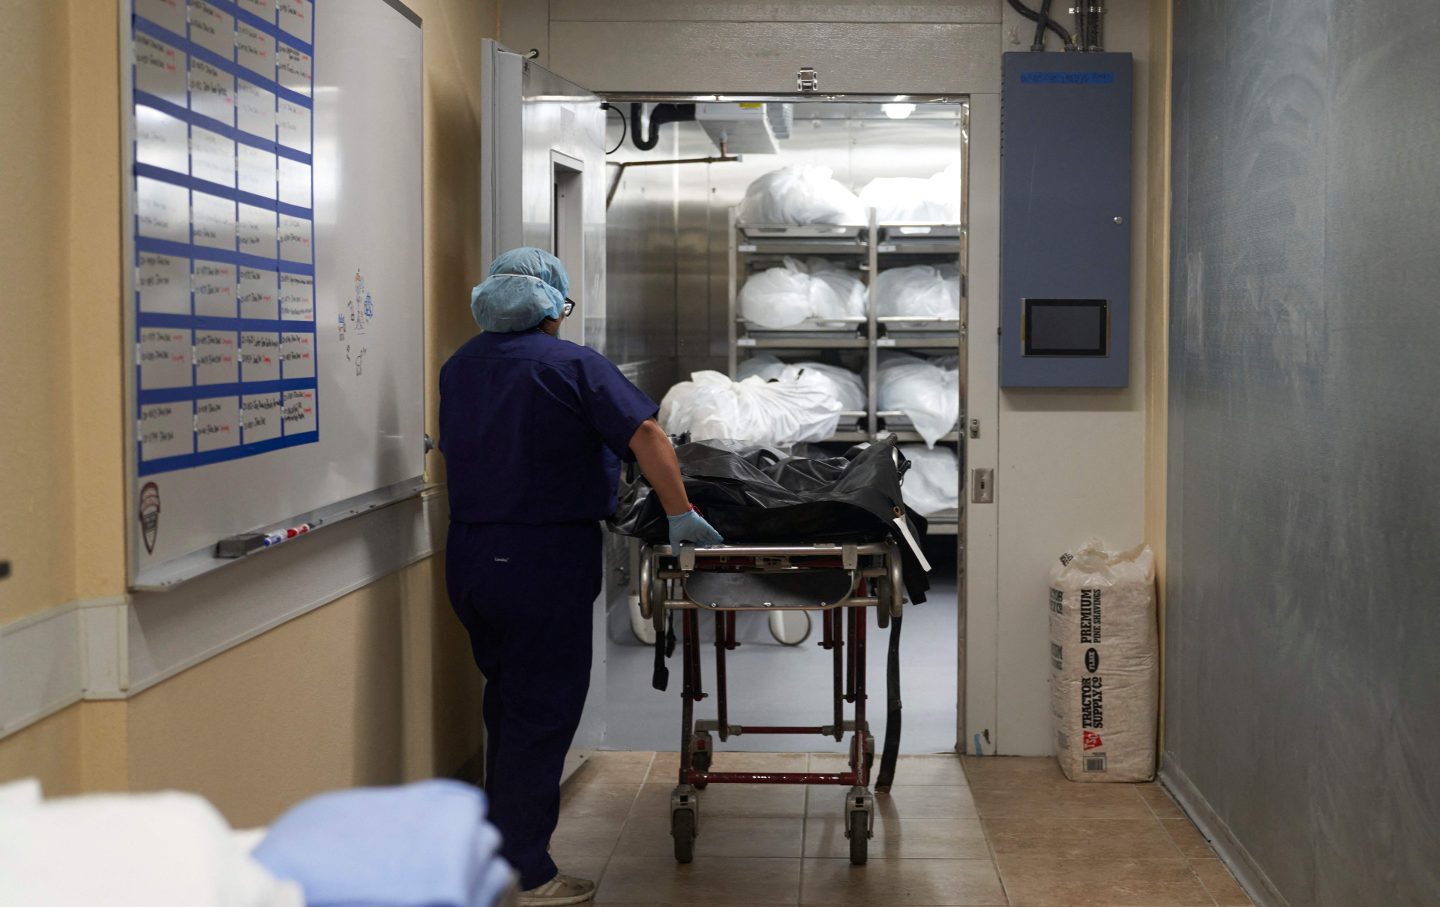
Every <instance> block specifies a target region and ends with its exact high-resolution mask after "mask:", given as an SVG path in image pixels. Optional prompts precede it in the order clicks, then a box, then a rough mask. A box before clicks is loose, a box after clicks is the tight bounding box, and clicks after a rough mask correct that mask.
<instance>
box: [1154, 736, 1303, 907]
mask: <svg viewBox="0 0 1440 907" xmlns="http://www.w3.org/2000/svg"><path fill="white" fill-rule="evenodd" d="M1160 781H1161V783H1162V784H1164V786H1165V787H1166V789H1167V790H1169V791H1170V793H1171V795H1172V796H1174V797H1175V800H1176V802H1178V803H1179V804H1180V808H1181V809H1183V810H1184V811H1185V814H1186V815H1187V816H1189V817H1190V818H1191V819H1192V820H1193V821H1194V822H1195V825H1196V827H1197V828H1199V829H1200V833H1201V834H1203V835H1204V836H1205V837H1206V838H1208V839H1209V841H1210V844H1211V846H1212V847H1214V848H1215V852H1216V853H1217V854H1219V856H1220V861H1221V862H1222V863H1224V864H1225V865H1226V866H1227V867H1228V868H1229V869H1230V872H1231V873H1233V874H1234V876H1235V880H1236V881H1237V882H1239V883H1240V887H1241V888H1244V889H1245V893H1246V894H1247V895H1249V896H1250V900H1251V901H1253V902H1254V903H1255V907H1290V902H1289V901H1287V900H1286V899H1285V897H1284V895H1282V894H1281V893H1280V891H1279V889H1277V888H1276V887H1275V884H1274V883H1273V882H1271V881H1270V877H1269V876H1268V875H1267V874H1266V873H1265V870H1264V869H1262V868H1261V867H1260V864H1259V863H1257V862H1256V861H1255V858H1254V857H1252V856H1251V855H1250V851H1249V850H1247V849H1246V847H1245V845H1244V844H1242V843H1240V839H1239V838H1237V837H1236V836H1235V833H1234V832H1232V831H1231V830H1230V826H1229V825H1227V824H1226V823H1225V821H1224V820H1223V819H1221V818H1220V815H1219V814H1218V813H1217V812H1215V810H1214V808H1213V807H1211V805H1210V802H1209V801H1208V800H1206V799H1205V797H1204V795H1202V794H1201V793H1200V790H1199V788H1197V787H1196V786H1195V784H1194V782H1192V781H1191V780H1190V777H1189V776H1188V775H1186V774H1185V772H1184V771H1183V770H1182V769H1181V768H1180V766H1179V765H1178V763H1177V761H1176V759H1175V756H1174V754H1172V753H1166V754H1165V760H1164V763H1163V765H1162V767H1161V769H1160Z"/></svg>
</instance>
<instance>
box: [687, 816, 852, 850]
mask: <svg viewBox="0 0 1440 907" xmlns="http://www.w3.org/2000/svg"><path fill="white" fill-rule="evenodd" d="M861 818H862V819H863V818H864V816H861ZM670 836H671V837H672V838H674V839H675V862H676V863H689V862H690V861H691V860H693V859H695V813H694V811H693V810H689V809H677V810H675V811H674V812H672V813H671V814H670ZM851 853H852V854H853V853H854V847H853V846H852V847H851Z"/></svg>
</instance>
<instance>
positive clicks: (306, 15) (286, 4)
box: [278, 0, 314, 44]
mask: <svg viewBox="0 0 1440 907" xmlns="http://www.w3.org/2000/svg"><path fill="white" fill-rule="evenodd" d="M278 7H279V11H280V28H281V29H282V30H283V31H285V32H286V33H287V34H291V35H294V36H295V37H297V38H299V39H300V40H301V41H304V42H305V43H306V44H309V43H310V35H311V30H310V23H311V20H312V19H313V18H314V17H313V16H312V13H313V12H314V10H313V8H312V7H311V4H310V0H280V2H279V4H278Z"/></svg>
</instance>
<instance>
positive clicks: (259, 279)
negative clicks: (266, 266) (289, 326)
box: [240, 266, 276, 320]
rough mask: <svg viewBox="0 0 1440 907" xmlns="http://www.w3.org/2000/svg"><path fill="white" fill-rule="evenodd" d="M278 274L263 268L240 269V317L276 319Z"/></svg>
mask: <svg viewBox="0 0 1440 907" xmlns="http://www.w3.org/2000/svg"><path fill="white" fill-rule="evenodd" d="M275 279H276V274H275V272H274V271H267V270H263V269H261V268H247V267H243V266H242V267H241V268H240V317H241V318H265V319H267V320H274V318H275V287H276V281H275Z"/></svg>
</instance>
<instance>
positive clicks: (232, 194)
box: [135, 164, 315, 248]
mask: <svg viewBox="0 0 1440 907" xmlns="http://www.w3.org/2000/svg"><path fill="white" fill-rule="evenodd" d="M135 175H136V176H143V177H145V178H146V179H152V180H159V181H160V182H162V183H169V184H170V185H172V186H183V187H185V188H186V189H190V190H192V191H194V192H203V193H205V194H206V195H214V196H216V197H218V198H223V199H225V200H226V201H231V202H244V203H245V204H247V205H251V206H252V207H256V208H264V209H265V210H267V211H279V212H280V213H281V214H288V215H290V216H291V217H300V218H304V219H305V220H308V221H314V220H315V214H314V212H313V211H311V210H310V209H309V208H301V207H300V206H298V205H292V204H289V203H288V202H282V201H277V200H276V199H273V198H266V197H265V196H263V195H255V194H254V193H251V192H245V191H243V190H240V189H235V188H232V187H230V186H222V185H220V184H219V183H212V182H210V181H209V180H202V179H200V178H198V177H194V176H190V175H188V174H185V173H176V172H175V171H174V170H166V169H165V168H164V167H156V166H154V165H153V164H136V165H135ZM198 248H206V247H204V246H200V247H198Z"/></svg>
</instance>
